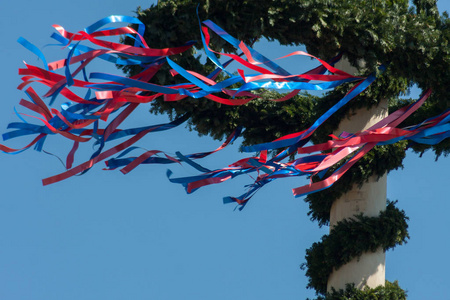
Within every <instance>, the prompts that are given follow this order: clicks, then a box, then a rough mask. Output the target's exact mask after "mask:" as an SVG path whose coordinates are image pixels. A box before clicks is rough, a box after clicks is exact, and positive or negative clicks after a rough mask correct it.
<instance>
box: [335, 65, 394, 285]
mask: <svg viewBox="0 0 450 300" xmlns="http://www.w3.org/2000/svg"><path fill="white" fill-rule="evenodd" d="M336 67H337V68H339V69H341V70H343V71H345V72H347V73H350V74H354V73H355V72H356V69H355V68H354V67H352V66H350V64H349V63H348V62H347V61H345V60H344V61H342V62H339V63H338V64H336ZM387 115H388V103H387V100H383V101H381V102H380V105H378V106H377V107H373V108H371V109H370V110H368V109H366V108H362V109H359V110H357V111H356V112H355V113H354V115H353V116H351V117H350V118H346V119H343V120H342V121H341V124H340V125H339V128H338V130H337V131H336V132H335V134H336V135H339V134H340V133H341V132H343V131H347V132H351V133H354V132H357V131H362V130H365V129H367V128H369V127H370V126H372V125H374V124H375V123H377V122H378V121H380V120H382V119H383V118H385V117H386V116H387ZM351 171H352V170H351V169H350V170H349V171H348V172H351ZM386 190H387V176H386V175H384V176H383V177H381V178H379V179H378V180H377V178H374V177H372V178H370V180H369V181H368V182H367V183H364V185H363V186H361V187H357V186H354V187H353V188H352V190H350V191H349V192H347V193H346V194H344V195H343V196H342V197H341V198H339V199H337V200H336V201H335V202H334V203H333V205H332V207H331V212H330V230H331V229H332V228H333V226H335V225H336V223H337V222H339V221H341V220H344V219H347V218H351V217H352V216H354V215H358V214H361V213H362V214H364V215H366V216H370V217H375V216H378V215H379V214H380V212H381V211H383V210H385V209H386V197H387V195H386ZM349 283H353V284H355V287H356V288H359V289H362V288H364V287H365V286H368V287H370V288H375V287H377V286H380V285H384V283H385V253H384V251H383V249H381V248H380V249H378V250H377V251H376V252H366V253H363V254H362V255H361V257H359V258H354V259H353V260H352V261H350V262H349V263H347V264H345V265H343V266H341V267H340V268H339V269H337V270H336V269H335V270H333V272H332V273H331V275H330V276H329V278H328V284H327V289H328V291H331V288H332V287H333V288H334V289H336V290H339V289H345V285H346V284H349Z"/></svg>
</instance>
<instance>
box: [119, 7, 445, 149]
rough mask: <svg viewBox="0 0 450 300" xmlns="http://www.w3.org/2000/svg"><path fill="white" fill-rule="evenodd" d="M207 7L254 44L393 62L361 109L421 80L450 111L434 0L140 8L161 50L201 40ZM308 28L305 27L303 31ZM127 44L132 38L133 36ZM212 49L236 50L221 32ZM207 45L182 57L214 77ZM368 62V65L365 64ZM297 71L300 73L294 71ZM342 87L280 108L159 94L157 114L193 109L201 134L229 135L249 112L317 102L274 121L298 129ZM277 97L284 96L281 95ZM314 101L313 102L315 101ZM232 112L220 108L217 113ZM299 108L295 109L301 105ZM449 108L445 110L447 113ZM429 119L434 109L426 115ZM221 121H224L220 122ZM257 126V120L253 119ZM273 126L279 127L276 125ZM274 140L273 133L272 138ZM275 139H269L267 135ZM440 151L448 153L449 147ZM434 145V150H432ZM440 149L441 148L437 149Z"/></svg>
mask: <svg viewBox="0 0 450 300" xmlns="http://www.w3.org/2000/svg"><path fill="white" fill-rule="evenodd" d="M198 4H200V5H199V16H200V19H202V20H206V19H211V20H213V21H214V22H216V23H217V24H218V25H219V26H221V27H222V28H225V29H226V30H227V31H228V32H230V33H231V34H232V35H233V36H235V37H237V38H238V39H240V40H243V41H244V42H245V43H247V44H250V45H251V44H253V43H254V42H255V41H257V40H259V39H260V38H262V37H264V38H267V39H269V40H277V41H278V42H280V44H282V45H300V44H304V45H306V47H307V50H308V51H309V52H310V53H311V54H314V55H317V56H319V57H321V58H325V59H327V58H330V57H332V56H334V55H336V54H337V53H338V52H344V53H345V55H346V57H347V58H348V59H349V61H350V62H351V63H353V64H354V65H355V66H358V67H359V70H360V72H361V74H365V75H367V74H368V73H371V72H373V71H374V70H376V68H377V66H378V65H379V64H380V63H389V70H388V72H387V73H386V75H383V77H382V78H380V80H378V81H377V82H376V83H375V84H374V86H373V87H371V88H370V89H369V90H368V91H367V92H366V93H365V94H364V95H363V96H362V97H359V98H358V99H355V101H353V102H355V104H352V105H354V106H355V107H361V106H372V105H374V104H376V103H377V101H378V99H383V98H384V99H386V98H389V99H391V98H395V97H397V96H398V95H399V94H401V93H404V92H405V91H406V90H407V88H408V87H410V86H412V84H414V83H416V84H417V85H418V86H419V87H421V88H428V87H431V88H433V89H434V90H435V99H436V101H435V102H434V103H435V104H436V105H438V106H439V109H442V108H448V107H449V106H450V105H449V100H448V97H447V95H448V89H449V87H450V82H449V80H450V79H449V78H450V76H449V75H450V73H449V72H450V55H449V47H448V41H449V39H450V30H449V26H448V25H449V24H450V23H449V19H448V17H447V16H444V15H443V16H439V14H438V13H437V9H436V6H435V3H434V1H416V2H415V4H416V5H417V9H416V10H417V13H415V12H414V9H412V8H410V7H409V6H408V1H407V0H396V1H394V0H390V1H373V0H360V1H352V0H338V1H330V0H295V1H294V0H289V1H288V0H271V1H268V0H266V1H225V0H216V1H208V0H196V1H193V0H178V1H175V0H161V1H158V4H157V5H153V6H152V7H150V8H149V9H145V10H142V9H138V11H137V15H138V17H139V18H140V19H141V20H142V21H143V22H144V23H145V24H146V26H147V30H146V35H145V38H146V39H147V41H149V44H150V45H152V47H155V48H158V47H159V48H165V47H171V46H177V45H180V44H182V43H184V42H186V41H188V40H197V41H200V40H201V39H200V34H199V32H200V30H199V26H198V21H197V18H196V9H197V5H198ZM299 28H301V29H302V30H298V29H299ZM124 42H128V43H131V41H130V40H125V41H124ZM211 47H212V48H213V49H215V50H217V51H224V52H233V51H235V49H233V47H232V46H230V45H229V44H227V43H226V42H225V41H223V40H222V39H220V38H218V37H217V36H216V35H212V40H211ZM201 48H202V44H201V43H200V42H198V43H197V44H196V48H194V49H193V50H192V51H190V52H187V53H183V54H181V55H178V56H177V57H174V60H175V61H176V62H177V63H179V64H180V65H181V66H183V67H184V68H186V69H190V70H193V71H197V72H200V73H203V74H208V73H209V72H210V71H211V70H212V69H213V65H212V64H211V63H208V64H207V65H206V66H205V65H202V64H201V63H200V58H199V57H198V56H194V54H195V53H196V52H197V50H199V49H201ZM362 60H364V62H365V63H364V64H363V66H360V65H361V64H359V63H358V62H360V61H362ZM124 71H125V72H127V73H128V74H129V75H132V74H135V73H136V72H137V71H138V67H126V68H124ZM292 71H293V72H295V71H297V70H292ZM167 74H168V73H167V72H164V70H163V71H162V72H159V73H158V74H157V75H156V79H155V81H156V82H157V83H159V84H171V83H174V82H177V81H178V80H179V79H177V77H174V78H172V77H171V76H170V75H167ZM343 92H344V90H341V91H340V92H338V93H337V94H336V93H334V94H333V93H332V94H333V95H334V96H326V97H325V98H323V100H317V99H316V97H312V96H310V99H309V100H306V96H301V97H299V99H295V100H293V101H287V102H283V103H278V104H277V105H273V104H272V103H271V102H269V101H260V102H258V101H254V102H252V103H249V104H248V105H246V106H245V107H236V108H225V109H224V108H223V106H221V105H220V104H217V103H214V102H212V101H207V100H202V99H200V100H192V99H190V100H189V101H179V102H176V103H174V102H164V101H163V100H162V99H159V100H157V101H155V102H154V103H153V108H152V112H154V113H169V114H170V115H172V116H174V115H181V114H183V113H185V112H191V113H192V118H191V120H190V128H191V129H193V130H196V131H198V132H199V134H201V135H210V136H212V137H214V138H216V139H221V138H223V137H224V136H225V135H227V134H228V133H229V132H230V131H231V129H232V128H234V126H236V125H243V126H246V127H247V128H249V127H250V126H248V120H249V118H248V115H247V114H248V113H249V111H250V112H253V111H255V110H261V111H262V110H264V111H267V112H270V113H275V114H277V111H280V110H283V109H284V106H288V108H286V110H291V111H292V107H293V106H295V105H297V104H298V105H302V103H303V101H306V102H312V101H314V102H315V101H317V102H318V103H317V107H315V108H317V111H316V112H313V113H308V114H307V115H308V116H307V117H309V118H308V119H304V118H303V117H302V118H299V117H296V116H293V117H290V116H289V115H288V116H286V117H287V119H285V118H277V120H276V123H271V125H272V126H274V127H278V128H280V129H279V130H276V132H274V135H271V134H269V135H267V138H270V137H272V136H277V135H280V134H281V135H283V134H288V133H292V132H293V131H295V130H297V129H304V128H305V126H308V125H310V124H312V123H313V122H314V121H315V119H316V118H317V117H318V116H320V114H321V113H322V112H323V111H324V110H326V109H328V108H329V107H330V106H331V105H332V103H333V101H328V100H329V98H330V97H331V98H333V97H336V95H338V94H339V93H341V94H342V93H343ZM274 97H275V98H278V97H276V96H274ZM308 105H309V103H307V104H306V106H308ZM219 108H220V110H225V112H223V113H222V112H221V113H216V111H217V110H219ZM351 109H352V108H351V107H350V106H349V107H347V108H345V110H343V111H342V112H341V114H340V115H339V116H336V117H334V121H333V120H330V122H329V124H334V125H333V126H334V127H335V126H336V123H338V120H340V118H342V117H343V115H344V114H346V113H347V112H349V110H350V111H351ZM294 110H295V109H294ZM441 111H442V110H441ZM422 115H423V117H427V114H426V113H424V114H422ZM211 116H214V117H217V118H220V123H221V126H219V125H217V124H214V121H211ZM215 122H216V123H217V122H218V121H215ZM253 123H255V122H253ZM333 126H328V125H327V126H324V127H323V129H321V131H320V132H319V133H318V134H317V139H318V140H320V139H322V140H323V139H324V138H326V136H327V135H328V134H329V133H330V132H331V131H330V128H333ZM261 131H262V130H254V131H249V132H247V134H246V136H244V143H245V144H252V143H255V142H259V141H260V140H261V136H260V134H261ZM270 131H271V130H270ZM265 137H266V136H265ZM265 141H267V140H265ZM445 146H446V147H444V149H439V150H437V151H439V153H448V152H446V150H445V149H448V145H445ZM426 148H430V147H426ZM436 149H437V148H435V150H436Z"/></svg>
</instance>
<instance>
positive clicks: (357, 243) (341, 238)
mask: <svg viewBox="0 0 450 300" xmlns="http://www.w3.org/2000/svg"><path fill="white" fill-rule="evenodd" d="M395 203H396V202H391V201H388V203H387V206H386V210H385V211H382V212H381V213H380V215H379V216H377V217H368V216H364V215H362V214H360V215H357V216H354V217H353V218H350V219H344V220H342V221H340V222H338V223H337V224H336V225H335V226H334V227H333V228H332V229H331V230H330V234H329V235H324V236H323V237H322V239H321V241H320V242H316V243H314V244H313V245H312V246H311V248H309V249H307V250H306V257H305V258H306V263H304V264H303V265H302V269H306V276H307V277H308V288H313V289H315V290H316V293H318V294H322V295H324V294H325V293H326V290H327V280H328V277H329V275H330V274H331V272H332V271H333V269H339V268H340V267H341V266H343V265H344V264H346V263H348V262H350V261H351V260H352V259H354V258H358V257H360V256H361V255H362V254H363V253H365V252H375V251H377V250H378V249H379V248H382V249H383V250H384V251H386V250H388V249H391V248H393V247H395V246H396V245H401V244H403V243H405V242H406V240H407V239H408V238H409V235H408V230H407V229H408V224H407V222H406V220H408V217H406V214H405V212H404V211H403V210H400V209H398V208H396V207H395Z"/></svg>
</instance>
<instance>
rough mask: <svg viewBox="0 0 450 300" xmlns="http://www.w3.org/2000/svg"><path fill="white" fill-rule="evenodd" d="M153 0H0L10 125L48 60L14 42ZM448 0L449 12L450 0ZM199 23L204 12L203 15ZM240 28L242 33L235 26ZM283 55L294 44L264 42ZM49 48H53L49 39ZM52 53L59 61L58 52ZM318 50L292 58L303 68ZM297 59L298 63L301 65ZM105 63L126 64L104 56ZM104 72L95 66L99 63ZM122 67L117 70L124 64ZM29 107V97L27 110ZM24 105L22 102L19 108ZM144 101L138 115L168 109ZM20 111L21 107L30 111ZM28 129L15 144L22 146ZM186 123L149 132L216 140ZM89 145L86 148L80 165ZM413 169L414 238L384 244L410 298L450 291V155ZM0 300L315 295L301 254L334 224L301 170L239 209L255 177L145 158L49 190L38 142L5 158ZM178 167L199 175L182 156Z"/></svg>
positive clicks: (217, 162)
mask: <svg viewBox="0 0 450 300" xmlns="http://www.w3.org/2000/svg"><path fill="white" fill-rule="evenodd" d="M150 3H152V2H151V1H140V0H128V1H117V0H110V1H105V0H97V1H92V0H90V1H88V0H78V1H67V0H62V1H54V0H42V1H31V0H26V1H3V2H2V4H0V33H1V37H2V43H0V57H1V58H2V76H1V79H2V83H1V86H2V101H1V102H0V128H3V129H2V130H0V131H1V132H5V131H6V126H7V124H8V123H10V122H13V121H17V117H16V116H15V115H14V113H13V107H14V106H16V107H18V106H17V104H18V101H19V100H20V99H21V98H22V97H25V96H24V95H23V94H22V92H20V91H18V90H16V86H17V85H18V84H19V83H20V79H19V76H18V75H17V69H18V68H20V67H23V64H22V61H23V60H26V61H27V62H29V63H31V64H35V65H39V64H40V62H39V61H37V59H36V58H35V56H34V55H32V54H31V53H29V52H28V51H27V50H26V49H25V48H23V47H22V46H20V45H19V44H18V43H17V42H16V40H17V38H18V37H19V36H23V37H25V38H26V39H28V40H29V41H30V42H32V43H34V44H36V45H37V46H39V47H43V46H44V45H46V44H48V43H52V40H51V39H50V34H51V33H52V32H53V29H52V27H51V25H52V24H60V25H62V26H64V27H65V28H66V29H67V30H69V31H78V30H81V29H82V28H84V27H86V26H88V25H90V24H92V23H93V22H95V21H97V20H98V19H101V18H103V17H105V16H109V15H111V14H122V15H133V11H134V10H135V9H136V7H137V6H142V7H146V6H148V5H149V4H150ZM440 7H441V8H442V9H446V10H450V4H449V2H447V1H443V0H441V1H440ZM192 22H196V16H192ZM230 33H231V34H233V33H232V32H230ZM258 47H259V48H258V49H259V50H260V51H261V52H263V53H267V56H269V57H272V58H275V57H279V56H282V55H284V54H287V53H289V52H291V51H293V49H292V48H280V47H277V46H276V45H275V44H267V43H262V44H261V45H259V46H258ZM47 49H48V50H49V51H50V52H51V54H50V55H49V57H50V58H51V57H52V55H53V54H52V53H54V50H52V49H50V48H47ZM49 60H51V59H49ZM308 63H309V60H308V61H306V62H304V61H301V60H300V61H299V62H298V63H297V64H291V66H290V67H291V68H290V69H289V70H291V71H292V72H301V71H305V70H306V66H305V65H306V64H308ZM295 66H298V68H299V70H297V69H292V67H295ZM100 68H101V70H98V69H96V71H103V72H117V71H116V70H115V69H114V68H113V67H111V66H105V67H103V66H100ZM89 71H93V70H89ZM117 73H118V72H117ZM18 109H19V107H18ZM19 110H20V109H19ZM147 110H148V107H143V110H142V111H141V112H138V113H137V114H135V115H134V116H133V121H132V122H131V123H130V124H129V125H130V126H136V125H137V126H139V125H140V126H143V125H145V124H157V123H160V122H164V121H166V120H167V119H166V118H165V117H163V116H158V117H156V116H153V115H149V114H148V113H147V112H146V111H147ZM21 111H23V110H21ZM26 141H27V139H18V140H17V141H11V142H10V143H9V142H7V143H5V144H6V145H9V146H12V147H14V146H15V147H19V146H20V145H24V144H25V143H26ZM219 144H220V142H218V141H212V140H211V139H210V138H208V137H202V138H199V137H197V135H196V134H195V133H192V132H191V133H189V132H188V130H187V129H185V128H182V127H181V128H177V129H175V130H172V131H168V132H165V133H158V134H153V135H151V136H149V137H148V138H147V139H145V140H143V141H142V142H141V143H140V146H142V147H145V148H147V149H159V150H166V151H169V152H174V151H176V150H181V151H182V152H184V153H191V152H198V151H205V150H208V149H214V148H216V147H217V146H218V145H219ZM68 147H70V145H69V143H66V141H64V140H61V139H57V138H55V137H51V138H50V139H49V141H48V144H47V146H46V149H47V150H48V151H52V152H55V153H57V154H60V155H64V153H65V152H66V151H67V149H68ZM237 149H238V143H237V144H235V145H233V146H231V147H230V148H229V149H226V150H223V151H222V152H220V153H217V154H216V155H213V156H211V157H210V158H208V159H206V160H205V161H204V162H203V163H204V165H205V166H207V167H210V168H219V167H223V166H225V165H227V164H229V163H231V162H234V161H235V160H237V159H239V158H240V157H242V155H241V154H239V153H238V151H237ZM90 151H91V149H89V148H87V149H84V150H82V151H81V152H80V155H79V156H78V162H82V161H84V160H85V159H87V158H88V156H89V153H90ZM404 165H405V167H404V169H403V170H399V171H394V172H391V173H390V175H389V177H388V198H390V199H391V200H395V199H398V200H399V203H398V206H399V207H400V208H402V209H404V210H405V211H406V212H407V215H408V216H409V217H410V222H409V225H410V235H411V239H410V242H409V243H408V244H407V245H405V246H399V247H397V248H396V249H395V250H394V251H389V252H388V253H387V267H386V269H387V271H386V277H387V279H388V280H391V281H393V280H399V283H400V286H401V287H402V288H404V289H407V290H408V292H409V298H408V299H410V300H422V299H448V297H449V296H448V270H449V269H450V260H449V258H448V251H449V250H448V249H449V248H450V241H449V239H448V232H449V229H450V228H449V227H450V226H449V223H448V221H447V220H448V211H449V209H450V204H449V200H450V197H449V196H448V185H449V183H450V180H449V170H450V160H449V159H448V158H441V159H439V161H438V162H435V161H434V156H433V154H432V153H426V154H425V155H424V157H422V158H421V159H419V158H418V156H417V155H416V154H413V153H408V156H407V159H406V160H405V163H404ZM0 167H1V172H0V176H1V181H0V187H1V192H2V194H1V196H0V299H7V300H19V299H24V300H25V299H32V300H34V299H45V300H53V299H55V300H56V299H58V300H59V299H65V300H70V299H77V300H78V299H158V300H166V299H168V300H172V299H217V300H219V299H245V300H253V299H258V300H265V299H306V298H307V297H313V296H314V292H313V291H311V290H307V289H306V288H305V286H306V283H307V279H306V277H305V276H304V271H302V270H300V269H299V265H300V264H301V263H303V262H304V255H305V249H307V248H309V247H310V246H311V245H312V243H313V242H316V241H319V239H320V237H321V236H322V235H323V234H325V233H327V232H328V228H319V227H318V226H317V224H316V223H313V222H310V221H309V218H308V216H307V215H306V214H307V211H308V208H307V205H306V204H305V203H304V201H303V199H302V198H298V199H296V198H294V197H293V196H292V194H291V188H294V187H297V186H301V185H303V184H305V180H304V179H294V180H291V179H290V180H279V181H278V182H276V181H275V182H274V183H272V184H270V185H268V186H266V187H265V188H264V189H263V190H262V191H261V192H259V193H258V194H257V195H256V196H254V197H253V198H252V200H251V202H250V203H249V204H248V205H247V206H246V208H245V209H244V210H243V211H242V212H239V211H237V210H236V211H234V206H233V205H223V204H222V197H223V196H227V195H239V194H240V193H241V192H242V191H243V185H244V184H247V183H250V180H249V179H247V178H242V179H238V180H234V181H230V182H227V183H225V184H223V185H216V186H209V187H206V188H203V189H200V190H199V191H197V192H195V193H194V194H192V195H186V194H185V192H184V190H183V189H182V188H181V186H178V185H173V184H171V183H170V182H169V181H168V180H167V179H166V176H165V170H166V168H167V167H166V166H162V167H161V166H152V167H149V166H141V167H138V168H137V169H136V170H134V171H133V172H131V173H130V174H128V175H126V176H125V175H122V173H120V172H118V171H111V172H106V171H102V170H101V168H102V167H101V166H100V165H98V166H96V167H94V168H93V170H91V171H90V172H88V173H87V174H85V175H83V176H78V177H73V178H70V179H68V180H65V181H63V182H60V183H57V184H54V185H50V186H46V187H43V186H42V184H41V179H42V178H45V177H49V176H52V175H54V174H57V173H59V172H62V171H63V167H62V165H61V164H60V163H59V161H58V160H57V159H56V158H54V157H53V156H50V155H46V154H43V153H38V152H36V151H33V150H29V151H26V152H24V153H22V154H19V155H6V154H1V155H0ZM172 169H173V171H174V172H175V174H176V175H180V176H185V175H190V174H196V173H195V172H194V170H192V169H191V168H189V167H188V166H187V167H184V168H183V167H179V168H176V167H173V168H172Z"/></svg>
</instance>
